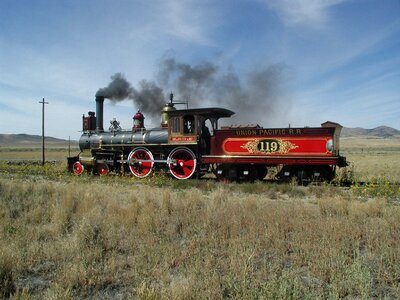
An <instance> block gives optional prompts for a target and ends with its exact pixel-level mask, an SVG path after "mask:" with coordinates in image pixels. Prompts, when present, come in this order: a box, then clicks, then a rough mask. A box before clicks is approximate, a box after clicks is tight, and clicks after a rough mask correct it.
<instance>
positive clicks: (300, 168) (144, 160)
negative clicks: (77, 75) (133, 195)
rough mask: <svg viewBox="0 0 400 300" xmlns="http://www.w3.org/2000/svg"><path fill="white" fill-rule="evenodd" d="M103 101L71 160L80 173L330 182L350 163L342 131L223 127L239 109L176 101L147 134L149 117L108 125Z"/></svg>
mask: <svg viewBox="0 0 400 300" xmlns="http://www.w3.org/2000/svg"><path fill="white" fill-rule="evenodd" d="M104 99H105V98H104V97H102V96H96V112H89V113H88V116H85V115H83V119H82V121H83V122H82V123H83V125H82V127H83V128H82V129H83V133H82V136H81V137H80V140H79V147H80V150H81V152H80V153H79V154H78V155H77V156H74V157H69V158H68V167H69V169H70V171H71V172H73V173H74V174H76V175H80V174H82V173H83V172H84V171H85V170H86V171H88V172H92V173H95V174H98V175H101V176H104V175H107V174H109V172H117V173H126V172H128V173H129V172H130V173H132V174H133V176H136V177H139V178H144V177H147V176H149V175H150V174H151V173H152V172H153V171H165V172H166V173H169V174H170V175H172V176H173V177H175V178H177V179H188V178H192V177H195V176H197V177H200V176H202V175H204V174H208V173H213V174H215V176H216V177H217V179H219V180H249V181H254V180H256V179H259V180H262V179H264V178H265V177H266V176H267V174H269V172H271V173H273V174H274V177H275V179H277V180H280V181H290V180H293V179H295V180H297V181H299V182H309V181H312V180H318V181H330V180H332V179H333V177H334V176H335V171H336V168H337V167H344V166H346V165H347V163H346V158H345V157H343V156H340V154H339V136H340V132H341V129H342V126H341V125H339V124H337V123H335V122H329V121H328V122H325V123H323V124H321V127H315V128H310V127H304V128H290V127H289V128H263V127H260V126H259V125H232V126H222V127H219V126H218V121H219V120H220V119H221V118H229V117H231V116H232V115H233V114H234V112H233V111H231V110H228V109H224V108H219V107H210V108H194V109H188V108H186V109H177V108H176V107H175V104H176V103H174V101H173V95H172V94H171V96H170V101H169V103H167V104H165V106H164V107H163V108H162V111H161V126H160V127H159V128H154V129H146V128H145V126H144V115H143V114H142V113H141V112H140V111H138V112H137V113H136V114H135V115H134V116H133V127H132V129H131V130H122V129H121V127H120V126H119V123H118V122H117V121H116V120H115V119H114V121H112V122H111V126H110V129H109V130H108V131H105V130H104V127H103V105H104Z"/></svg>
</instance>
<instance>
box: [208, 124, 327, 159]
mask: <svg viewBox="0 0 400 300" xmlns="http://www.w3.org/2000/svg"><path fill="white" fill-rule="evenodd" d="M333 139H334V128H295V129H290V128H282V129H259V128H258V129H247V130H246V129H237V130H220V131H217V132H216V134H215V136H214V137H213V139H212V142H211V144H212V148H211V153H210V155H211V156H261V157H278V156H279V157H332V156H334V155H333V152H332V151H333V145H334V140H333Z"/></svg>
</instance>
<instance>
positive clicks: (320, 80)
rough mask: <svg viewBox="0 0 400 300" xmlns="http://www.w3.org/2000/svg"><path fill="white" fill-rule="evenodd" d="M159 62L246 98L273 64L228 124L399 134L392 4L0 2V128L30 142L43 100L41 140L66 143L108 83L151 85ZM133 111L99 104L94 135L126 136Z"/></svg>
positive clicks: (396, 17) (397, 36)
mask: <svg viewBox="0 0 400 300" xmlns="http://www.w3.org/2000/svg"><path fill="white" fill-rule="evenodd" d="M165 57H169V58H173V59H174V60H175V61H177V62H179V63H182V64H186V65H190V66H194V67H195V66H200V65H201V64H204V63H210V64H212V65H215V66H217V67H218V72H219V73H218V74H220V75H218V76H219V77H218V76H217V77H216V78H215V77H214V78H213V79H218V78H219V79H221V78H225V77H224V75H226V74H234V76H235V78H237V79H238V82H239V84H240V85H243V86H245V87H246V88H247V90H249V89H251V84H249V82H250V81H249V78H251V74H254V72H259V73H262V72H263V70H271V66H272V67H273V68H275V67H276V66H278V70H279V71H278V75H277V76H276V78H275V77H274V81H273V84H272V87H271V84H266V87H265V88H266V89H271V88H272V89H273V90H274V92H273V93H272V94H273V96H271V95H270V94H271V93H270V94H268V95H269V96H268V97H270V96H271V97H272V98H271V99H272V100H271V99H270V100H266V101H270V102H269V103H272V104H271V106H268V107H266V106H265V105H263V103H261V102H255V103H247V102H246V101H251V100H248V99H247V100H244V101H243V103H241V104H240V105H236V104H235V106H236V107H227V106H226V105H227V104H229V102H224V103H223V104H224V106H225V107H226V108H228V109H231V110H233V111H236V119H233V120H232V122H235V121H240V122H241V123H243V122H246V123H258V124H260V125H262V126H265V127H281V126H288V124H289V123H290V124H291V126H292V127H294V126H299V127H303V126H319V125H320V124H321V123H323V122H324V121H327V120H331V121H336V122H338V123H340V124H342V125H344V126H346V127H358V126H359V127H364V128H374V127H377V126H380V125H387V126H391V127H394V128H397V129H400V1H399V0H379V1H378V0H376V1H369V0H303V1H301V0H243V1H235V0H232V1H218V0H216V1H211V0H210V1H207V0H204V1H190V0H186V1H184V0H182V1H173V0H168V1H167V0H165V1H161V0H155V1H148V0H143V1H134V0H131V1H129V0H68V1H66V0H58V1H53V0H35V1H32V0H18V1H15V0H0V120H1V121H2V122H1V123H2V129H1V130H0V132H1V133H29V134H41V105H40V104H39V103H38V102H39V101H40V100H41V99H42V98H45V100H46V101H48V102H49V105H46V135H49V136H55V137H59V138H68V136H71V138H74V139H77V138H78V137H79V130H81V117H82V114H83V113H85V114H86V113H87V112H88V111H89V110H95V102H94V95H95V93H96V91H97V90H98V89H99V88H102V87H105V86H107V84H108V83H109V82H110V77H111V76H112V75H114V74H116V73H122V74H123V75H124V76H125V78H126V79H127V80H128V81H129V82H130V83H131V84H132V86H133V87H137V86H138V84H139V82H140V81H141V80H143V79H144V80H148V81H155V82H157V76H158V72H159V69H160V62H161V61H163V59H165ZM168 88H169V89H171V90H172V91H174V90H175V88H174V86H173V84H172V85H170V86H168ZM169 92H170V91H169V90H165V93H166V94H167V93H169ZM174 92H175V93H176V90H175V91H174ZM208 94H210V93H208ZM208 94H207V93H205V94H202V95H201V96H202V97H206V96H207V95H208ZM175 95H176V94H175ZM198 96H199V95H198V94H193V95H192V97H193V98H195V97H198ZM258 96H259V97H261V98H262V97H264V96H265V94H264V93H261V94H259V95H258ZM176 97H177V98H179V97H182V95H179V94H178V95H176ZM195 100H196V101H199V100H201V101H203V102H202V103H204V104H205V105H208V106H210V105H213V106H215V105H217V104H218V105H219V104H221V103H219V102H215V100H214V98H212V97H210V99H205V98H204V99H195ZM189 101H190V100H189ZM196 101H194V102H196ZM257 101H262V99H261V100H260V99H258V100H257ZM258 103H261V104H260V105H259V104H258ZM231 105H233V104H232V103H231ZM137 109H138V108H137V106H136V105H135V103H133V102H132V101H124V102H119V103H117V104H113V103H111V102H110V101H106V104H105V117H104V120H105V121H104V122H105V127H108V120H111V119H112V118H113V117H116V118H117V119H118V120H119V121H120V122H121V125H122V127H124V128H130V127H131V123H132V116H133V114H134V113H135V112H136V111H137ZM158 123H159V120H158V119H157V118H154V117H153V118H151V117H147V118H146V126H147V127H152V126H157V125H158Z"/></svg>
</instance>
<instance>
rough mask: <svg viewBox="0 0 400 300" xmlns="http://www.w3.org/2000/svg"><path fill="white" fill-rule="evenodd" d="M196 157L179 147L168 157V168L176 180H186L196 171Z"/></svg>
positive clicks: (186, 149) (189, 151)
mask: <svg viewBox="0 0 400 300" xmlns="http://www.w3.org/2000/svg"><path fill="white" fill-rule="evenodd" d="M196 162H197V161H196V156H195V155H194V153H193V151H192V150H190V149H189V148H186V147H179V148H176V149H174V150H172V152H171V153H170V154H169V155H168V167H169V170H170V172H171V174H172V176H174V177H175V178H177V179H188V178H190V177H191V176H192V175H193V174H194V172H195V171H196Z"/></svg>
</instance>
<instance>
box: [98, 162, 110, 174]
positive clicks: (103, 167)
mask: <svg viewBox="0 0 400 300" xmlns="http://www.w3.org/2000/svg"><path fill="white" fill-rule="evenodd" d="M97 173H98V174H99V175H100V176H107V175H108V173H110V169H109V168H108V166H107V164H103V163H102V164H98V165H97Z"/></svg>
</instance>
